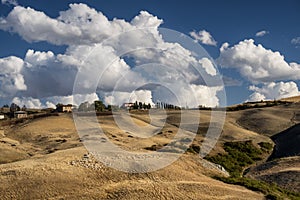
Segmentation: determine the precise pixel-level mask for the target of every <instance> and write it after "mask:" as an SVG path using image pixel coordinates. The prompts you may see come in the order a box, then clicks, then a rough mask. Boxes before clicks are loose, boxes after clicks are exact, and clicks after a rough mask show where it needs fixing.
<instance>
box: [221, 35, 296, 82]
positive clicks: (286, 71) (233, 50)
mask: <svg viewBox="0 0 300 200" xmlns="http://www.w3.org/2000/svg"><path fill="white" fill-rule="evenodd" d="M217 63H218V64H219V65H220V66H222V67H225V68H226V67H227V68H235V69H236V70H238V71H239V73H240V74H241V75H242V76H244V77H245V78H247V79H248V80H249V81H251V82H252V83H254V84H257V83H269V82H273V81H280V80H298V79H299V78H300V65H299V64H298V63H288V62H287V61H285V59H284V56H283V55H281V54H280V53H279V52H274V51H272V50H270V49H266V48H265V47H263V46H262V45H261V44H258V45H256V44H255V43H254V40H253V39H249V40H244V41H241V42H239V43H238V44H236V45H234V46H232V47H229V45H228V44H227V43H226V44H223V45H222V47H221V49H220V56H219V58H218V59H217Z"/></svg>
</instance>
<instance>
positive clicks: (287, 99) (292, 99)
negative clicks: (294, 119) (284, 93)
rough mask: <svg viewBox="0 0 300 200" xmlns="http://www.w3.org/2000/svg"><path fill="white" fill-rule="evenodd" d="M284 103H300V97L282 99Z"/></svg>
mask: <svg viewBox="0 0 300 200" xmlns="http://www.w3.org/2000/svg"><path fill="white" fill-rule="evenodd" d="M281 100H282V101H288V102H300V96H294V97H288V98H283V99H281Z"/></svg>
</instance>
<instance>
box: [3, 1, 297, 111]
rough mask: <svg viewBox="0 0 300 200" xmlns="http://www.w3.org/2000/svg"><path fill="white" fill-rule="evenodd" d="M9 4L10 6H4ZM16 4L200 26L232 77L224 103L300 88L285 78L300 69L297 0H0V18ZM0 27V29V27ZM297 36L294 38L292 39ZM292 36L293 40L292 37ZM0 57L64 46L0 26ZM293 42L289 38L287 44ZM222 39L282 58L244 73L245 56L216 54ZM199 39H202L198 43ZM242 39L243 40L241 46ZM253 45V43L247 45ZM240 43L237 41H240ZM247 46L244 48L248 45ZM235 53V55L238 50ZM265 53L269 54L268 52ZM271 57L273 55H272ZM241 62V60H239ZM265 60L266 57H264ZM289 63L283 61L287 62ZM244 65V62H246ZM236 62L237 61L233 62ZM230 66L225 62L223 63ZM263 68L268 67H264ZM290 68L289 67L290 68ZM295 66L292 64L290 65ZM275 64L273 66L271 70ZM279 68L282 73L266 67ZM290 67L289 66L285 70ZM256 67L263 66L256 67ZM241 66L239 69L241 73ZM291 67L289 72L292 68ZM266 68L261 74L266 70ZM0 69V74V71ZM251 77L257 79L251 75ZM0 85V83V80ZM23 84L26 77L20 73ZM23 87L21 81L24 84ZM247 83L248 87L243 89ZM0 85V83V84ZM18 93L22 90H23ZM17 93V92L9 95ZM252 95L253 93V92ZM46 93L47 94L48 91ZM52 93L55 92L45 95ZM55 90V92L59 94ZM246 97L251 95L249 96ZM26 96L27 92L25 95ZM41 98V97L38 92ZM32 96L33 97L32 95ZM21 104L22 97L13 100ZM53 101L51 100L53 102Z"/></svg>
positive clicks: (51, 13) (50, 12) (51, 12)
mask: <svg viewBox="0 0 300 200" xmlns="http://www.w3.org/2000/svg"><path fill="white" fill-rule="evenodd" d="M2 2H3V0H2ZM9 2H10V4H9ZM13 2H15V3H16V4H18V5H20V6H22V7H31V8H33V9H34V10H36V11H42V12H44V13H45V15H47V16H48V17H50V18H57V17H58V16H59V12H60V11H65V10H67V9H69V4H70V3H84V4H87V5H88V6H89V7H90V8H94V9H96V10H97V11H99V12H102V13H103V15H105V16H106V17H107V18H108V19H109V20H113V18H118V19H124V20H125V21H128V22H130V21H131V20H132V19H133V18H134V17H135V16H137V15H139V12H140V11H141V10H144V11H147V12H148V13H150V14H152V15H153V16H157V17H158V18H159V19H162V20H163V24H161V25H160V27H163V28H169V29H172V30H176V31H179V32H182V33H184V34H186V35H190V32H192V31H195V33H199V31H202V30H205V31H207V32H208V33H209V34H210V35H211V37H212V38H213V39H214V40H215V41H216V42H217V44H216V45H207V44H203V41H201V40H199V41H198V42H199V43H200V44H201V45H202V46H203V47H204V48H205V49H206V50H207V52H208V53H209V54H210V55H211V57H212V58H213V59H218V58H219V57H222V58H223V61H220V62H217V64H218V65H219V66H218V69H219V70H220V72H221V74H222V75H224V76H226V77H230V78H231V79H233V80H235V81H234V82H235V84H233V85H231V86H226V88H225V89H226V94H227V102H228V104H229V105H230V104H236V103H240V102H243V101H245V100H247V99H253V100H258V99H259V98H265V99H274V98H280V97H285V96H288V95H298V92H299V91H298V87H300V85H299V84H300V82H299V77H300V76H299V77H298V75H295V77H291V76H290V75H289V74H297V73H298V71H299V70H298V67H299V68H300V65H299V63H300V26H299V19H300V12H299V9H300V2H299V1H296V0H294V1H291V0H289V1H237V0H235V1H233V0H228V1H211V0H210V1H160V2H159V1H137V0H136V1H116V0H113V1H100V0H99V1H69V0H67V1H60V0H51V1H32V0H26V1H25V0H24V1H22V0H19V1H17V2H16V1H4V2H3V3H2V4H0V13H1V17H2V18H3V19H5V18H6V17H7V15H8V14H9V13H10V12H11V11H12V9H13V8H14V5H12V4H14V3H13ZM1 29H2V30H1ZM260 31H265V34H264V35H263V34H262V35H263V36H256V33H258V32H260ZM297 38H299V39H297ZM246 39H253V40H254V42H253V43H251V42H245V40H246ZM293 39H294V40H293ZM0 40H1V47H0V58H5V57H9V56H16V57H19V58H21V59H24V57H25V54H26V52H27V51H28V49H33V50H34V51H41V52H44V51H52V52H53V53H54V54H55V55H57V54H63V53H64V52H65V50H66V48H67V47H68V45H65V44H63V45H57V44H51V42H48V41H38V42H32V41H31V42H27V41H25V40H24V37H23V36H22V35H20V34H18V33H11V32H9V31H8V30H3V28H1V27H0ZM292 41H293V42H292ZM225 42H227V43H229V48H234V47H236V49H240V48H239V47H238V46H236V45H238V43H239V42H244V43H245V45H246V44H247V45H248V46H247V47H245V48H246V49H244V50H245V54H247V53H248V54H249V51H250V48H251V47H255V48H254V49H253V51H254V52H256V51H257V52H258V49H256V47H258V45H259V44H261V45H262V47H263V48H264V50H265V51H264V50H263V51H262V52H260V53H259V54H257V55H256V56H261V57H264V56H266V55H267V54H268V50H270V51H272V53H274V52H277V51H278V52H279V53H280V54H281V55H282V56H284V59H283V60H284V62H285V63H283V62H279V61H278V63H272V59H275V60H276V55H275V54H272V53H270V54H272V55H270V59H269V60H267V61H266V62H267V63H262V62H263V59H262V61H261V62H260V63H258V65H261V66H262V68H257V69H256V68H255V67H256V66H252V67H253V69H256V70H257V71H256V72H257V73H256V74H253V76H252V75H249V76H248V75H247V72H246V71H245V70H247V65H250V64H253V65H255V61H253V60H251V58H248V57H245V58H244V57H243V58H240V59H238V60H235V61H229V60H227V59H229V58H228V57H230V56H236V55H237V54H236V52H235V49H233V50H232V51H229V50H225V51H226V53H225V51H224V55H222V56H221V55H220V54H221V53H220V47H221V46H222V44H224V43H225ZM204 43H205V42H204ZM244 43H243V44H244ZM252 44H253V45H255V46H253V45H252ZM241 46H242V45H241ZM248 47H249V48H248ZM238 55H239V56H241V55H240V54H238ZM268 55H269V54H268ZM272 56H274V57H272ZM252 58H253V57H252ZM242 60H246V61H247V62H245V63H241V61H242ZM270 60H271V61H270ZM292 62H293V63H295V65H289V63H292ZM249 63H250V64H249ZM239 64H240V65H239ZM228 65H230V66H228ZM264 66H269V67H267V68H264ZM291 66H292V67H291ZM295 66H296V67H295ZM274 67H275V68H274ZM276 67H278V69H280V72H281V70H282V74H284V76H280V75H278V73H273V72H269V71H268V70H278V69H277V68H276ZM285 67H291V68H292V70H291V69H285ZM261 69H263V70H262V71H261ZM241 70H243V71H241ZM293 70H294V71H293ZM266 71H267V72H266ZM260 72H261V73H264V72H266V76H264V77H260V76H259V73H260ZM0 73H1V72H0ZM255 76H257V77H255ZM0 84H4V81H2V83H1V82H0ZM25 84H26V77H25ZM28 87H29V86H28V85H27V88H28ZM249 87H251V88H252V89H250V90H249ZM2 88H3V86H2ZM23 93H24V92H23ZM23 93H22V92H19V91H17V92H16V93H14V95H19V96H20V99H21V97H22V96H21V95H22V94H23ZM254 93H256V94H254ZM49 95H50V94H49ZM51 95H54V96H56V95H55V94H51ZM59 95H61V94H57V96H59ZM251 95H252V96H251ZM27 96H28V97H30V95H28V94H27ZM0 97H1V98H2V99H1V102H7V101H10V100H11V99H12V98H13V97H14V96H13V95H2V96H0ZM43 97H44V96H43ZM34 98H36V97H34ZM19 102H22V103H23V102H26V101H19ZM53 103H55V102H53Z"/></svg>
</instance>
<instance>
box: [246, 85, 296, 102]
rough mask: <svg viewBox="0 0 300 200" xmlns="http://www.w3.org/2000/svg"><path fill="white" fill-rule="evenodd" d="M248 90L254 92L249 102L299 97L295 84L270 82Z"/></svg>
mask: <svg viewBox="0 0 300 200" xmlns="http://www.w3.org/2000/svg"><path fill="white" fill-rule="evenodd" d="M249 89H250V90H251V91H254V93H253V94H251V95H250V98H249V101H260V100H273V99H282V98H287V97H292V96H298V95H300V92H299V89H298V86H297V84H296V83H295V82H293V81H290V82H282V81H281V82H277V83H275V82H271V83H268V84H263V85H262V86H261V87H257V86H254V85H252V86H250V87H249Z"/></svg>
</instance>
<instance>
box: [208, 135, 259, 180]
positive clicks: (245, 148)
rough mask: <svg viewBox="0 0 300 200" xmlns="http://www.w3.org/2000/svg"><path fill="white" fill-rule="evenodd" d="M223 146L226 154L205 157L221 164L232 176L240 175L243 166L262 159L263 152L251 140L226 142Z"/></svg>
mask: <svg viewBox="0 0 300 200" xmlns="http://www.w3.org/2000/svg"><path fill="white" fill-rule="evenodd" d="M223 148H224V150H225V151H226V154H224V155H223V154H217V155H215V156H207V157H206V159H207V160H209V161H211V162H213V163H216V164H219V165H222V166H223V167H224V168H225V169H226V170H227V171H228V172H229V173H230V175H231V176H233V177H240V176H241V174H242V172H243V170H244V168H245V167H247V166H249V165H251V164H253V163H254V162H255V161H258V160H261V159H263V158H262V154H263V152H262V151H261V150H260V149H259V148H257V147H255V146H254V145H253V144H252V142H251V141H243V142H226V143H224V145H223Z"/></svg>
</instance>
